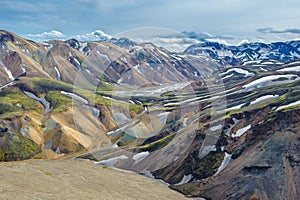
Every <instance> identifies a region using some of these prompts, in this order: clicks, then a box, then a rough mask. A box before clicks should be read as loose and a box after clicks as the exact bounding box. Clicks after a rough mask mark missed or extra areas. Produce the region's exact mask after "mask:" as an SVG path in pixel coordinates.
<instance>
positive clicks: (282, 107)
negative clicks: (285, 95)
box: [276, 100, 300, 111]
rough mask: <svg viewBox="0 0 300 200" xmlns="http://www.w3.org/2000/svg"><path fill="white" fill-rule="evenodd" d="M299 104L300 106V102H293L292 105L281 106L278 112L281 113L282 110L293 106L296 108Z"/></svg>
mask: <svg viewBox="0 0 300 200" xmlns="http://www.w3.org/2000/svg"><path fill="white" fill-rule="evenodd" d="M299 104H300V100H299V101H296V102H293V103H290V104H288V105H284V106H280V107H278V108H277V109H276V111H279V110H282V109H285V108H288V107H291V106H296V105H299Z"/></svg>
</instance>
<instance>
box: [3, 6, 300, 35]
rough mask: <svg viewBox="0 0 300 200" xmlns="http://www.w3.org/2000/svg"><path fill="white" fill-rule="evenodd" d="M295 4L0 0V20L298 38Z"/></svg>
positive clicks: (62, 31) (73, 31)
mask: <svg viewBox="0 0 300 200" xmlns="http://www.w3.org/2000/svg"><path fill="white" fill-rule="evenodd" d="M299 10H300V1H299V0H284V1H283V0H257V1H254V0H184V1H183V0H151V1H147V0H72V1H61V0H26V1H23V0H1V1H0V24H1V29H5V30H9V31H13V32H15V33H17V34H19V35H21V36H24V37H29V38H37V39H38V38H39V39H41V38H42V39H47V38H51V37H57V38H65V37H71V36H74V35H77V36H79V35H84V34H87V33H91V32H92V31H95V30H103V31H104V32H106V33H108V34H111V35H114V34H118V33H120V32H123V31H127V30H130V29H135V28H142V27H162V28H168V29H172V30H176V31H179V32H181V31H195V32H197V33H203V32H207V33H210V34H212V35H218V36H230V37H231V36H234V37H238V38H250V39H253V38H256V39H259V38H273V39H275V40H276V38H277V39H278V40H281V39H286V38H287V39H290V38H300V23H299V22H300V12H299ZM54 30H55V31H54Z"/></svg>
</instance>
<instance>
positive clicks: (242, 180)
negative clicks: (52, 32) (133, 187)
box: [0, 31, 300, 200]
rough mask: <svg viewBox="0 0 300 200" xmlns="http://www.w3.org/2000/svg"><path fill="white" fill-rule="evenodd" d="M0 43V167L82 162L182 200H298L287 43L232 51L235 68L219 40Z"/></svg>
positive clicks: (299, 107)
mask: <svg viewBox="0 0 300 200" xmlns="http://www.w3.org/2000/svg"><path fill="white" fill-rule="evenodd" d="M0 42H1V59H0V60H1V62H0V70H1V74H0V76H1V84H2V85H3V86H2V87H1V89H0V108H1V109H0V126H1V129H0V144H1V149H0V150H1V152H0V153H1V154H0V160H4V161H7V160H20V159H27V158H31V157H35V158H51V159H58V158H59V159H61V158H64V157H80V158H86V159H91V160H94V161H95V162H96V163H97V164H102V165H107V166H112V167H116V168H120V169H125V170H130V171H133V172H136V173H140V174H143V175H145V176H148V177H151V178H155V179H158V180H159V181H161V182H164V183H166V184H168V185H170V187H171V188H173V189H175V190H177V191H180V192H181V193H183V194H186V195H187V196H189V197H190V196H191V197H201V198H205V199H272V200H273V199H299V197H300V188H299V185H300V182H299V179H298V178H297V177H299V175H300V174H299V172H300V170H299V167H300V153H299V152H300V151H299V150H300V139H299V138H300V130H299V122H300V121H299V120H300V84H299V83H300V77H299V76H300V61H298V60H297V59H298V58H297V55H296V53H297V51H298V50H297V49H298V47H297V42H295V41H292V42H286V43H284V44H289V45H287V47H289V48H290V50H288V49H286V48H285V47H283V45H274V44H272V45H273V46H272V45H270V44H265V46H264V44H259V45H258V46H261V47H257V48H260V49H262V48H263V49H264V51H263V52H264V53H260V54H259V55H258V54H257V56H253V55H254V54H252V53H251V52H253V51H254V50H255V49H257V48H254V46H255V44H245V46H244V48H241V46H240V47H230V48H232V49H235V50H234V51H233V50H230V52H231V54H230V56H231V57H232V55H244V54H245V52H247V55H246V54H245V55H246V57H247V59H248V60H243V59H242V58H241V60H238V61H237V62H231V60H230V59H229V61H230V62H229V61H228V60H227V58H224V57H222V56H223V55H224V54H221V53H220V52H221V51H225V50H224V49H226V48H229V47H225V46H223V45H220V44H213V45H215V46H214V47H213V48H215V49H212V46H213V45H212V44H210V45H211V47H208V46H209V45H208V44H207V45H208V46H204V47H203V46H201V45H203V44H200V45H197V46H198V47H197V46H192V47H189V48H188V49H187V50H186V51H185V52H184V53H182V54H174V53H170V52H168V51H166V50H164V49H162V48H159V47H157V46H155V45H153V44H151V43H146V44H136V43H131V42H129V41H127V40H126V39H122V40H120V41H119V42H120V43H118V42H117V41H116V40H113V42H109V41H93V42H80V41H77V40H74V39H71V40H67V41H47V42H44V43H36V42H33V41H28V40H25V39H23V38H21V37H19V36H17V35H15V34H13V33H10V32H7V31H1V33H0ZM122 43H123V44H124V45H122ZM247 45H248V46H247ZM256 45H257V44H256ZM268 46H269V47H270V46H272V48H273V47H274V48H273V49H270V48H269V47H268ZM275 46H276V48H275ZM194 47H195V48H194ZM203 48H204V49H211V51H213V52H217V53H218V55H217V57H214V56H213V54H209V53H208V54H207V53H203V52H205V51H206V50H203ZM192 49H194V50H192ZM197 49H198V50H199V49H200V50H199V51H198V50H197ZM245 49H246V50H245ZM247 49H248V50H247ZM249 49H252V50H253V49H254V50H253V51H252V50H249ZM265 49H268V51H265ZM296 50H297V51H296ZM226 51H229V50H226ZM238 51H239V52H238ZM255 51H256V50H255ZM257 51H259V50H257ZM197 52H199V53H197ZM286 52H290V53H286ZM291 52H295V54H293V55H292V53H291ZM249 55H251V57H250V56H249ZM262 55H264V56H262ZM275 55H276V56H275ZM287 55H289V56H287ZM274 57H275V58H276V59H274ZM236 58H237V59H238V58H239V57H236ZM232 59H233V57H232ZM249 61H251V62H249Z"/></svg>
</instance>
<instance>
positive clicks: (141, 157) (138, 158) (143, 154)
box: [132, 151, 149, 164]
mask: <svg viewBox="0 0 300 200" xmlns="http://www.w3.org/2000/svg"><path fill="white" fill-rule="evenodd" d="M148 155H149V151H145V152H141V153H138V154H135V155H134V156H133V157H132V159H133V160H134V163H133V164H137V163H139V162H141V161H142V160H144V159H145V158H146V157H147V156H148Z"/></svg>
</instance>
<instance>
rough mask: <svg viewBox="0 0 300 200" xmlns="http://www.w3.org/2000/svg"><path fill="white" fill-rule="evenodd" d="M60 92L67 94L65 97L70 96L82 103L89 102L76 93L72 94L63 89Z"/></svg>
mask: <svg viewBox="0 0 300 200" xmlns="http://www.w3.org/2000/svg"><path fill="white" fill-rule="evenodd" d="M60 93H61V94H63V95H65V96H67V97H70V98H72V99H75V100H77V101H79V102H81V103H83V104H89V102H88V100H86V99H84V98H82V97H80V96H78V95H77V94H74V93H70V92H65V91H61V92H60Z"/></svg>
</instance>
